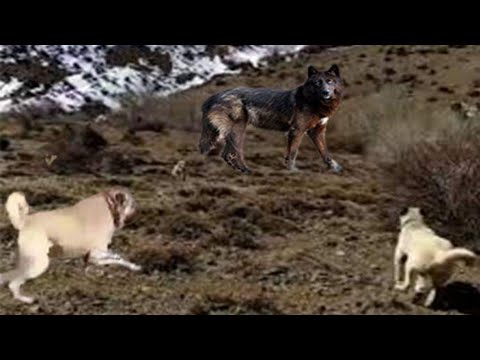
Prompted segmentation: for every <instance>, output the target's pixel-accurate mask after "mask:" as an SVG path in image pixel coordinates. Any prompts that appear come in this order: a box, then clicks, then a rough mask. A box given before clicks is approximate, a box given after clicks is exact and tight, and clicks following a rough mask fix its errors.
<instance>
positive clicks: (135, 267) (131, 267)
mask: <svg viewBox="0 0 480 360" xmlns="http://www.w3.org/2000/svg"><path fill="white" fill-rule="evenodd" d="M130 270H132V271H141V270H142V267H141V266H140V265H137V264H132V265H130Z"/></svg>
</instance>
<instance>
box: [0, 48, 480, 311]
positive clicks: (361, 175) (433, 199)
mask: <svg viewBox="0 0 480 360" xmlns="http://www.w3.org/2000/svg"><path fill="white" fill-rule="evenodd" d="M479 60H480V48H479V47H478V46H471V47H466V48H457V47H446V46H428V47H427V46H424V47H422V46H403V47H401V46H393V47H391V46H361V47H355V48H352V49H347V50H343V51H328V52H324V53H320V54H315V53H313V54H304V55H302V56H301V57H300V58H298V59H296V60H293V61H292V62H288V63H287V62H278V63H276V64H275V65H273V66H271V67H269V68H265V69H259V70H254V69H249V70H246V71H245V72H244V73H243V74H242V75H238V76H228V77H221V78H217V79H214V80H213V81H212V82H211V83H209V84H207V85H205V86H203V87H200V88H196V89H192V90H189V91H187V92H185V93H182V94H177V95H175V96H172V97H170V98H168V99H164V100H159V99H154V98H152V97H142V98H139V99H133V100H132V99H130V100H128V101H126V103H125V104H126V105H125V108H124V110H122V111H120V112H118V113H116V114H113V115H111V116H108V117H107V119H105V121H100V122H98V123H95V124H93V125H91V126H90V127H89V128H88V127H85V126H82V125H78V124H76V122H77V120H82V119H81V118H79V116H78V115H77V117H78V118H77V119H64V118H62V119H59V120H56V122H54V121H49V122H46V121H43V120H41V119H40V120H39V119H37V120H36V121H34V122H28V121H26V120H22V121H19V120H18V118H16V119H13V120H12V121H4V122H3V123H2V124H1V129H0V135H1V137H2V139H3V145H2V148H3V150H1V151H0V156H1V157H2V159H3V160H2V165H1V171H2V178H1V179H0V190H1V198H2V199H5V198H6V196H7V195H8V194H9V193H10V192H11V191H13V190H14V189H16V190H23V191H25V192H26V193H27V198H28V199H29V201H30V202H31V203H32V205H33V206H34V207H35V208H36V209H41V208H53V207H56V206H63V205H66V204H68V203H71V202H73V201H75V200H78V199H81V198H82V197H84V196H87V195H90V194H91V193H93V192H96V191H99V190H102V189H104V188H105V187H107V186H111V185H116V184H119V185H123V186H128V187H130V188H131V189H132V191H133V193H134V194H135V196H136V198H137V199H138V203H139V206H140V208H139V211H138V213H137V215H136V216H135V218H134V220H133V221H132V222H131V223H129V224H128V226H127V227H126V228H125V229H124V230H122V231H121V232H120V233H119V234H118V235H117V236H116V237H115V239H114V244H113V247H114V248H115V249H116V250H117V251H119V252H121V253H123V254H125V255H126V256H127V257H129V258H131V259H133V260H135V261H137V262H139V263H140V264H141V265H143V267H144V271H143V273H142V274H132V273H128V272H126V271H123V270H122V269H116V268H94V269H90V270H89V271H88V272H85V269H84V268H83V267H82V262H81V261H72V262H62V261H57V262H54V263H53V265H52V268H51V269H50V270H49V271H48V273H47V274H46V275H45V276H44V277H41V278H40V279H38V280H36V281H35V282H33V283H30V284H28V285H27V286H26V287H25V291H26V292H28V291H32V292H35V293H36V294H39V295H40V303H39V304H37V305H34V306H24V305H19V304H17V303H15V302H14V301H13V300H12V299H11V297H10V295H9V293H8V292H7V291H6V290H1V291H0V313H39V314H52V313H53V314H68V313H75V314H85V313H102V314H112V313H115V314H118V313H120V314H123V313H125V314H134V313H147V314H445V313H454V314H458V313H467V314H471V313H478V309H480V295H479V294H480V293H479V292H478V290H477V285H476V284H477V283H478V279H479V275H480V271H479V270H480V269H474V270H468V271H467V270H465V269H459V271H458V272H457V275H456V276H457V277H456V281H457V282H453V283H451V284H450V285H449V286H447V288H445V289H443V290H442V292H441V294H440V296H439V300H438V303H437V304H436V305H435V309H434V310H430V309H424V308H422V307H420V306H417V305H415V304H413V303H412V302H411V296H410V295H405V294H397V293H395V292H393V291H392V270H391V257H392V252H393V246H394V244H395V241H396V236H397V230H398V224H397V223H398V210H399V209H400V207H402V206H404V205H413V204H414V205H418V206H422V207H424V208H425V209H426V210H427V214H428V222H429V224H430V225H432V227H433V228H434V229H435V230H437V231H439V232H441V233H442V234H445V235H448V236H449V237H450V238H451V239H452V241H453V242H454V243H456V244H457V243H463V244H466V245H467V246H469V247H472V248H476V247H477V245H478V243H477V239H479V238H480V227H479V225H478V221H475V220H476V217H477V214H478V213H479V210H480V203H479V198H480V197H479V195H480V194H479V190H478V186H476V182H477V179H478V178H479V176H480V160H479V159H480V152H479V151H480V145H479V143H478V141H477V139H478V135H480V134H479V127H478V124H479V121H480V119H478V117H477V116H476V113H475V111H472V110H471V107H472V106H473V107H477V105H476V102H477V101H478V99H477V98H476V95H475V94H476V93H475V91H476V89H477V88H478V87H479V86H480V81H478V82H475V79H476V77H477V74H479V73H480V67H477V66H476V65H475V64H476V63H479V62H478V61H479ZM332 62H336V63H338V64H339V65H340V66H341V69H342V71H343V73H344V76H345V78H346V80H347V84H348V86H347V99H346V101H345V102H344V103H343V104H342V106H341V109H340V110H339V112H338V114H336V115H335V116H334V117H333V118H332V121H331V123H330V125H329V126H330V128H329V135H328V142H329V144H330V147H331V150H332V152H333V155H334V157H335V158H336V159H337V160H338V161H339V162H340V163H341V164H342V165H344V166H345V169H346V170H345V172H344V173H343V174H341V175H336V174H332V173H329V172H328V171H327V170H326V168H325V167H324V166H323V164H322V163H321V161H320V160H319V157H318V155H317V153H316V151H315V149H314V148H313V146H311V144H308V142H307V141H305V143H304V144H303V145H302V147H301V151H300V155H299V164H298V165H299V168H300V170H301V172H299V173H295V174H291V173H289V172H287V171H286V170H285V169H284V165H283V161H282V154H283V152H284V146H285V139H284V137H283V136H282V135H281V134H278V133H271V132H265V131H259V130H253V129H252V130H250V131H249V134H248V136H247V144H246V160H247V162H248V163H249V164H250V165H251V168H252V170H254V173H253V174H252V175H251V176H243V175H239V174H237V173H235V172H233V171H232V170H230V168H229V167H227V166H226V165H225V164H224V163H223V162H222V161H221V160H220V159H217V158H213V159H205V158H203V157H201V156H200V155H199V154H198V151H197V141H198V132H197V131H198V129H199V124H200V122H199V109H200V105H201V103H202V101H203V100H204V99H205V98H206V97H207V96H208V95H210V94H213V93H214V92H216V91H220V90H222V89H224V88H227V87H233V86H238V85H246V86H271V87H279V88H289V87H293V86H296V85H298V84H299V83H301V82H302V81H303V79H304V75H305V74H304V72H305V69H306V64H310V63H311V64H314V65H317V66H319V67H323V66H327V65H330V64H331V63H332ZM459 64H460V65H459ZM478 78H479V79H480V75H478ZM479 94H480V93H479ZM462 101H463V102H466V103H467V104H468V105H469V106H470V107H469V106H467V107H465V106H458V104H457V105H454V106H452V104H454V103H459V102H462ZM463 109H468V110H467V112H469V113H468V114H466V112H465V111H463ZM472 114H473V115H472ZM83 120H85V119H83ZM66 123H69V124H70V125H69V126H67V125H66ZM92 142H93V143H92ZM92 145H94V146H92ZM52 155H55V156H57V157H56V158H55V160H54V161H53V162H51V163H50V164H49V163H48V161H46V159H48V158H49V156H52ZM180 160H185V161H186V169H187V172H188V176H187V177H186V180H185V181H179V180H178V179H176V178H174V177H172V175H171V171H172V169H173V167H174V166H175V165H176V164H177V163H178V162H179V161H180ZM14 248H15V233H14V231H13V230H12V228H11V226H10V225H9V223H8V221H7V219H6V216H5V214H3V215H2V216H1V217H0V269H1V270H4V269H6V268H8V267H9V266H11V265H12V264H13V261H14Z"/></svg>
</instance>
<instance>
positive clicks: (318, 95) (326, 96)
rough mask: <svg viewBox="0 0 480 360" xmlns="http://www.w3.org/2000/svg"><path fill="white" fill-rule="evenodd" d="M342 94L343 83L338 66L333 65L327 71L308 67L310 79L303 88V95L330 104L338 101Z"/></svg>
mask: <svg viewBox="0 0 480 360" xmlns="http://www.w3.org/2000/svg"><path fill="white" fill-rule="evenodd" d="M342 92H343V81H342V78H341V77H340V69H339V68H338V66H337V65H332V67H330V69H328V70H327V71H319V70H317V69H316V68H315V67H313V66H309V67H308V79H307V81H306V82H305V84H304V86H303V93H304V94H305V96H306V97H307V98H310V99H312V100H313V99H318V100H320V101H322V102H330V101H335V100H338V99H339V98H340V97H341V96H342Z"/></svg>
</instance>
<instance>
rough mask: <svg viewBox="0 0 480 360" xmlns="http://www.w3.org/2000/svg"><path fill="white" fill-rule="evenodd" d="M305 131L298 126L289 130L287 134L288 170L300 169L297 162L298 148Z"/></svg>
mask: <svg viewBox="0 0 480 360" xmlns="http://www.w3.org/2000/svg"><path fill="white" fill-rule="evenodd" d="M304 134H305V133H304V131H302V130H300V129H298V128H292V129H290V130H289V131H288V134H287V141H288V143H287V155H286V156H285V162H286V165H287V168H288V170H290V171H298V169H297V166H296V165H295V164H296V160H297V155H298V148H299V147H300V144H301V143H302V139H303V136H304Z"/></svg>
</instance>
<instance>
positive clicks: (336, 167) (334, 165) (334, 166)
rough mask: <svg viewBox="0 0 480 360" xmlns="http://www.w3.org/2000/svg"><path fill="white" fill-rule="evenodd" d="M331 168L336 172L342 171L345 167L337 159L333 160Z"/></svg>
mask: <svg viewBox="0 0 480 360" xmlns="http://www.w3.org/2000/svg"><path fill="white" fill-rule="evenodd" d="M329 167H330V170H332V171H333V172H334V173H337V174H338V173H341V172H342V171H343V167H342V166H341V165H340V164H339V163H337V162H336V161H335V160H332V161H331V163H330V165H329Z"/></svg>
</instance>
